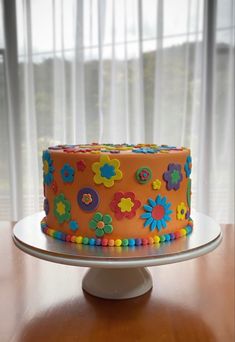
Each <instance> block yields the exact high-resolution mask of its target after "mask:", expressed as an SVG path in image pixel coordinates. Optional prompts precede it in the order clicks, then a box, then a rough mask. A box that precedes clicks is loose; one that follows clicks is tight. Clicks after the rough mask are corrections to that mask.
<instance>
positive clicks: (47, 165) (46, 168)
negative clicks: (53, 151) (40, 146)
mask: <svg viewBox="0 0 235 342" xmlns="http://www.w3.org/2000/svg"><path fill="white" fill-rule="evenodd" d="M42 161H43V180H44V183H45V184H46V185H50V184H51V183H52V181H53V172H54V170H55V168H54V166H53V161H52V159H51V155H50V153H49V152H48V151H43V154H42Z"/></svg>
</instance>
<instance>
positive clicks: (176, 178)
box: [171, 170, 180, 184]
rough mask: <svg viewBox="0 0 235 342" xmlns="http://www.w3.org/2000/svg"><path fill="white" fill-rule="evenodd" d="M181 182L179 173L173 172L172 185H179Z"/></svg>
mask: <svg viewBox="0 0 235 342" xmlns="http://www.w3.org/2000/svg"><path fill="white" fill-rule="evenodd" d="M179 180H180V175H179V171H177V170H173V172H172V174H171V181H172V183H173V184H177V183H178V181H179Z"/></svg>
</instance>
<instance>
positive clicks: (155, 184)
mask: <svg viewBox="0 0 235 342" xmlns="http://www.w3.org/2000/svg"><path fill="white" fill-rule="evenodd" d="M152 186H153V190H160V189H161V186H162V182H161V181H160V180H159V179H155V181H153V183H152Z"/></svg>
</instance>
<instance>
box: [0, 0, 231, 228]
mask: <svg viewBox="0 0 235 342" xmlns="http://www.w3.org/2000/svg"><path fill="white" fill-rule="evenodd" d="M6 2H7V1H5V3H6ZM234 11H235V9H234V1H233V0H226V1H224V0H223V1H222V0H217V1H212V0H204V1H203V0H180V1H175V0H144V1H143V0H106V1H105V0H100V1H99V0H84V1H79V0H16V11H15V12H16V18H17V22H16V34H17V35H16V36H15V38H17V39H15V43H16V42H17V56H16V62H15V65H14V61H13V62H12V60H11V59H12V58H10V57H9V52H11V51H12V49H13V52H14V47H13V46H12V45H13V44H14V39H12V36H11V35H12V32H11V30H13V29H12V24H11V28H9V22H7V21H5V38H6V39H5V50H6V51H5V55H4V57H5V58H4V60H3V62H2V63H0V66H1V75H0V76H1V77H2V79H3V80H5V83H4V82H3V81H1V80H0V81H1V84H0V92H1V94H0V95H1V96H0V99H1V103H0V105H1V108H2V109H3V110H1V125H0V146H1V148H0V161H1V165H0V219H11V220H17V219H20V218H22V217H23V216H25V215H27V214H31V213H34V212H36V211H38V210H40V209H41V204H42V171H41V168H42V166H41V153H42V150H43V149H44V148H46V147H47V146H48V145H52V144H58V143H79V142H82V143H84V142H94V141H97V142H112V143H121V142H127V143H137V142H146V143H148V142H154V143H157V144H170V145H177V146H182V145H183V146H189V147H191V149H192V157H193V174H192V179H193V189H192V203H193V207H194V208H195V209H196V210H198V211H201V212H204V213H206V214H208V215H210V216H212V217H213V218H214V219H216V220H217V221H218V222H220V223H232V222H234V216H233V215H234V213H233V212H234V21H235V20H234ZM3 12H4V11H3ZM13 14H14V11H13V12H12V11H11V16H12V18H13V19H12V20H13V21H14V15H13ZM5 15H6V9H5ZM13 24H14V23H13ZM13 28H14V25H13ZM13 38H14V37H13ZM0 57H1V56H0ZM0 61H1V60H0ZM13 66H14V68H13ZM2 70H3V71H2ZM4 70H5V72H4ZM13 70H14V72H13ZM13 83H14V86H13ZM2 84H3V85H4V84H6V85H7V86H6V87H5V88H4V86H3V85H2ZM17 89H18V90H17ZM17 94H18V95H17Z"/></svg>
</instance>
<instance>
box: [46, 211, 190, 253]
mask: <svg viewBox="0 0 235 342" xmlns="http://www.w3.org/2000/svg"><path fill="white" fill-rule="evenodd" d="M41 230H42V232H43V233H44V234H46V235H49V236H51V237H53V238H54V239H57V240H62V241H66V242H73V243H77V244H83V245H89V246H103V247H106V246H107V247H134V246H147V245H153V244H159V243H162V242H169V241H172V240H175V239H178V238H180V237H183V236H186V235H189V234H191V233H192V230H193V221H192V219H191V218H190V219H189V222H188V224H187V226H186V227H185V228H180V229H178V230H176V231H175V232H174V233H170V234H163V235H161V236H158V235H155V236H153V237H145V238H129V239H127V238H126V239H115V240H114V239H107V238H93V237H92V238H88V237H87V236H84V237H83V236H77V235H71V234H65V233H63V232H60V231H58V230H55V229H51V228H49V227H48V226H47V223H46V219H45V217H44V218H43V219H42V221H41Z"/></svg>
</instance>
